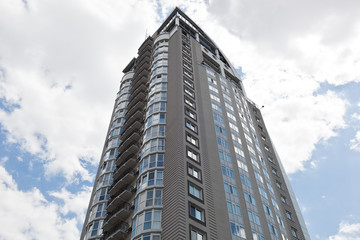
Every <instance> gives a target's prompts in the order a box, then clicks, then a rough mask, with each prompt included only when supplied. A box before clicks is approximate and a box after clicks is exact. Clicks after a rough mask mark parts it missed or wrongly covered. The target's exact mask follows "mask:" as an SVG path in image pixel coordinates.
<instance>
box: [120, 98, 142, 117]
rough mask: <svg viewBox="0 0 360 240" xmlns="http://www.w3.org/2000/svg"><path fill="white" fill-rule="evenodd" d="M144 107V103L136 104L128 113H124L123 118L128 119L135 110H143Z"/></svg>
mask: <svg viewBox="0 0 360 240" xmlns="http://www.w3.org/2000/svg"><path fill="white" fill-rule="evenodd" d="M144 107H145V103H144V102H141V101H140V102H137V103H136V104H135V105H134V106H133V107H131V108H130V109H129V111H128V112H127V113H126V115H125V117H127V118H129V116H131V115H132V114H134V113H135V112H136V110H143V109H144Z"/></svg>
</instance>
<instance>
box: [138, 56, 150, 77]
mask: <svg viewBox="0 0 360 240" xmlns="http://www.w3.org/2000/svg"><path fill="white" fill-rule="evenodd" d="M150 54H151V53H150V52H149V54H144V55H141V56H140V57H139V61H138V62H137V65H136V71H137V74H135V75H134V77H136V76H137V75H138V73H139V72H140V71H138V69H141V68H142V67H143V66H144V65H145V66H146V67H147V68H149V65H150Z"/></svg>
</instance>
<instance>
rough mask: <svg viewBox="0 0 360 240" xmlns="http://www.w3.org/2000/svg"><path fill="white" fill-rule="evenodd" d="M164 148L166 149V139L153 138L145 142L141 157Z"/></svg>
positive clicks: (161, 150)
mask: <svg viewBox="0 0 360 240" xmlns="http://www.w3.org/2000/svg"><path fill="white" fill-rule="evenodd" d="M164 150H165V139H163V138H157V139H153V140H150V141H148V142H147V143H145V144H144V146H143V148H142V150H141V157H144V156H146V155H147V154H149V153H153V152H163V151H164Z"/></svg>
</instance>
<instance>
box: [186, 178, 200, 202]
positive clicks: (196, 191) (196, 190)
mask: <svg viewBox="0 0 360 240" xmlns="http://www.w3.org/2000/svg"><path fill="white" fill-rule="evenodd" d="M189 194H190V195H191V196H194V197H195V198H198V199H200V200H202V198H203V197H202V189H201V187H199V186H196V185H195V184H193V183H191V182H189Z"/></svg>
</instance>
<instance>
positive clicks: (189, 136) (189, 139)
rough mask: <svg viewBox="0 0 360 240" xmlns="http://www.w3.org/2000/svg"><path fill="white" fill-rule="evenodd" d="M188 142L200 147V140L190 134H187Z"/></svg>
mask: <svg viewBox="0 0 360 240" xmlns="http://www.w3.org/2000/svg"><path fill="white" fill-rule="evenodd" d="M186 141H187V142H189V143H191V144H192V145H194V146H196V147H198V146H199V140H198V139H197V138H196V137H194V136H193V135H191V134H190V133H188V132H186Z"/></svg>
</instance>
